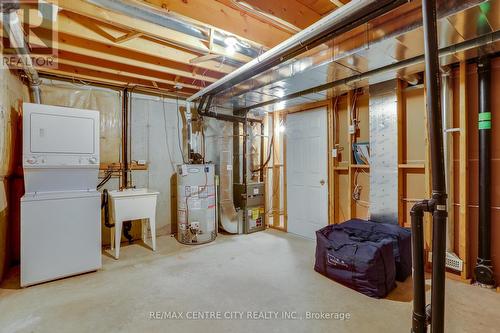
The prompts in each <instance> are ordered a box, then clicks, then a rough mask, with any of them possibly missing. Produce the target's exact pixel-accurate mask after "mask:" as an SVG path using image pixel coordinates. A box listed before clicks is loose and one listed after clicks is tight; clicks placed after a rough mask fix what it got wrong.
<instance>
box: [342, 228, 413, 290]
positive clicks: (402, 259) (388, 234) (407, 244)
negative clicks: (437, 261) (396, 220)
mask: <svg viewBox="0 0 500 333" xmlns="http://www.w3.org/2000/svg"><path fill="white" fill-rule="evenodd" d="M338 226H340V227H342V228H344V230H346V231H347V232H350V233H353V234H356V235H360V236H361V237H368V238H370V239H373V240H376V239H379V238H381V237H383V238H386V239H390V240H391V241H392V246H393V251H394V260H395V261H396V280H397V281H401V282H402V281H405V280H406V279H407V278H408V277H409V276H410V275H411V272H412V271H411V268H412V266H411V264H412V260H411V231H410V230H409V229H405V228H402V227H400V226H399V225H397V224H391V223H381V222H373V221H365V220H360V219H352V220H349V221H346V222H344V223H341V224H338Z"/></svg>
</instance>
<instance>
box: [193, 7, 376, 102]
mask: <svg viewBox="0 0 500 333" xmlns="http://www.w3.org/2000/svg"><path fill="white" fill-rule="evenodd" d="M378 1H380V0H378ZM376 2H377V0H353V1H351V2H349V3H348V4H346V5H345V6H342V7H341V8H339V9H337V10H335V11H333V12H332V13H330V14H329V15H327V16H325V17H324V18H322V19H321V20H319V21H317V22H316V23H314V24H312V25H311V26H309V27H308V28H306V29H304V30H302V31H301V32H299V33H297V34H296V35H294V36H292V37H290V38H289V39H287V40H285V41H284V42H282V43H280V44H278V45H277V46H275V47H273V48H272V49H270V50H269V51H267V52H265V53H263V54H262V55H260V56H258V57H257V58H255V59H253V60H252V61H250V62H249V63H247V64H245V65H243V66H241V67H240V68H238V69H237V70H235V71H233V72H231V73H230V74H228V75H226V76H224V77H223V78H222V79H220V80H218V81H216V82H214V83H212V84H211V85H209V86H208V87H206V88H205V89H203V90H200V91H199V92H197V93H196V94H194V95H192V96H191V97H189V98H188V99H187V101H188V102H192V101H194V100H196V99H197V98H200V97H201V96H203V95H205V94H207V93H209V92H210V91H212V90H214V89H215V88H217V87H220V86H221V85H223V84H224V83H226V82H228V81H230V80H232V79H234V78H236V77H238V76H239V75H241V74H243V73H245V72H248V71H250V70H252V68H253V67H255V66H256V65H258V64H259V63H261V62H264V61H266V60H269V59H272V58H278V57H281V56H283V55H285V54H286V53H287V52H288V51H289V50H290V49H292V48H293V47H295V46H297V45H302V44H304V42H305V41H307V40H309V39H310V38H312V37H314V36H318V35H320V34H322V33H323V32H324V31H326V30H328V29H330V28H331V27H332V26H333V25H335V24H338V23H340V22H341V21H342V20H344V19H345V18H346V17H348V16H349V15H352V14H354V13H356V12H358V11H361V10H363V9H366V8H370V6H372V5H373V4H374V3H376Z"/></svg>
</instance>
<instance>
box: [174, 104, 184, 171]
mask: <svg viewBox="0 0 500 333" xmlns="http://www.w3.org/2000/svg"><path fill="white" fill-rule="evenodd" d="M175 101H176V107H177V110H176V114H177V139H178V143H179V151H180V152H181V156H182V163H183V164H187V163H186V160H185V159H184V150H183V149H182V139H181V136H180V134H179V131H180V126H179V121H180V117H179V113H180V112H181V110H180V109H179V97H176V98H175Z"/></svg>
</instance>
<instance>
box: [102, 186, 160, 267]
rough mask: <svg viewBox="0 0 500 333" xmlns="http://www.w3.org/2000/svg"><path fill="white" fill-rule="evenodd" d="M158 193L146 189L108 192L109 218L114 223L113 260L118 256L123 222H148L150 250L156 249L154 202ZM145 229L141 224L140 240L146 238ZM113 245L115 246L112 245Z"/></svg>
mask: <svg viewBox="0 0 500 333" xmlns="http://www.w3.org/2000/svg"><path fill="white" fill-rule="evenodd" d="M158 194H159V192H153V191H149V190H148V189H147V188H139V189H126V190H122V191H109V198H110V204H111V217H112V220H113V222H114V223H115V234H114V235H113V233H111V235H113V236H114V237H112V240H111V246H112V247H113V245H114V246H115V258H116V259H118V257H119V255H120V237H121V230H122V224H123V222H124V221H133V220H143V219H148V220H149V229H150V230H149V231H150V232H151V238H152V246H151V247H152V249H153V251H154V250H155V249H156V240H155V238H156V223H155V217H156V201H157V198H158ZM147 231H148V230H147V229H146V228H145V224H144V223H143V224H142V239H143V240H144V241H145V240H146V238H147ZM113 243H115V244H113Z"/></svg>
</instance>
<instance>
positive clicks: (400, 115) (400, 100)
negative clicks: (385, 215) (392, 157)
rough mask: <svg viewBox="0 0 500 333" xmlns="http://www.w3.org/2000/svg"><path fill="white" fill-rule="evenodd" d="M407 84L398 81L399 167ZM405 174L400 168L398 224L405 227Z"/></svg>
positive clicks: (401, 159)
mask: <svg viewBox="0 0 500 333" xmlns="http://www.w3.org/2000/svg"><path fill="white" fill-rule="evenodd" d="M404 88H405V83H404V82H403V81H402V80H400V79H398V82H397V90H396V96H397V124H398V166H399V165H401V164H403V163H404V162H405V161H404V157H403V155H404V148H405V147H404V124H405V115H406V100H405V98H404ZM404 177H405V172H404V169H403V168H400V167H398V223H399V225H400V226H402V227H403V226H404V222H405V221H404V220H405V202H404V201H403V197H404V190H405V186H404V185H405V179H404Z"/></svg>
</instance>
